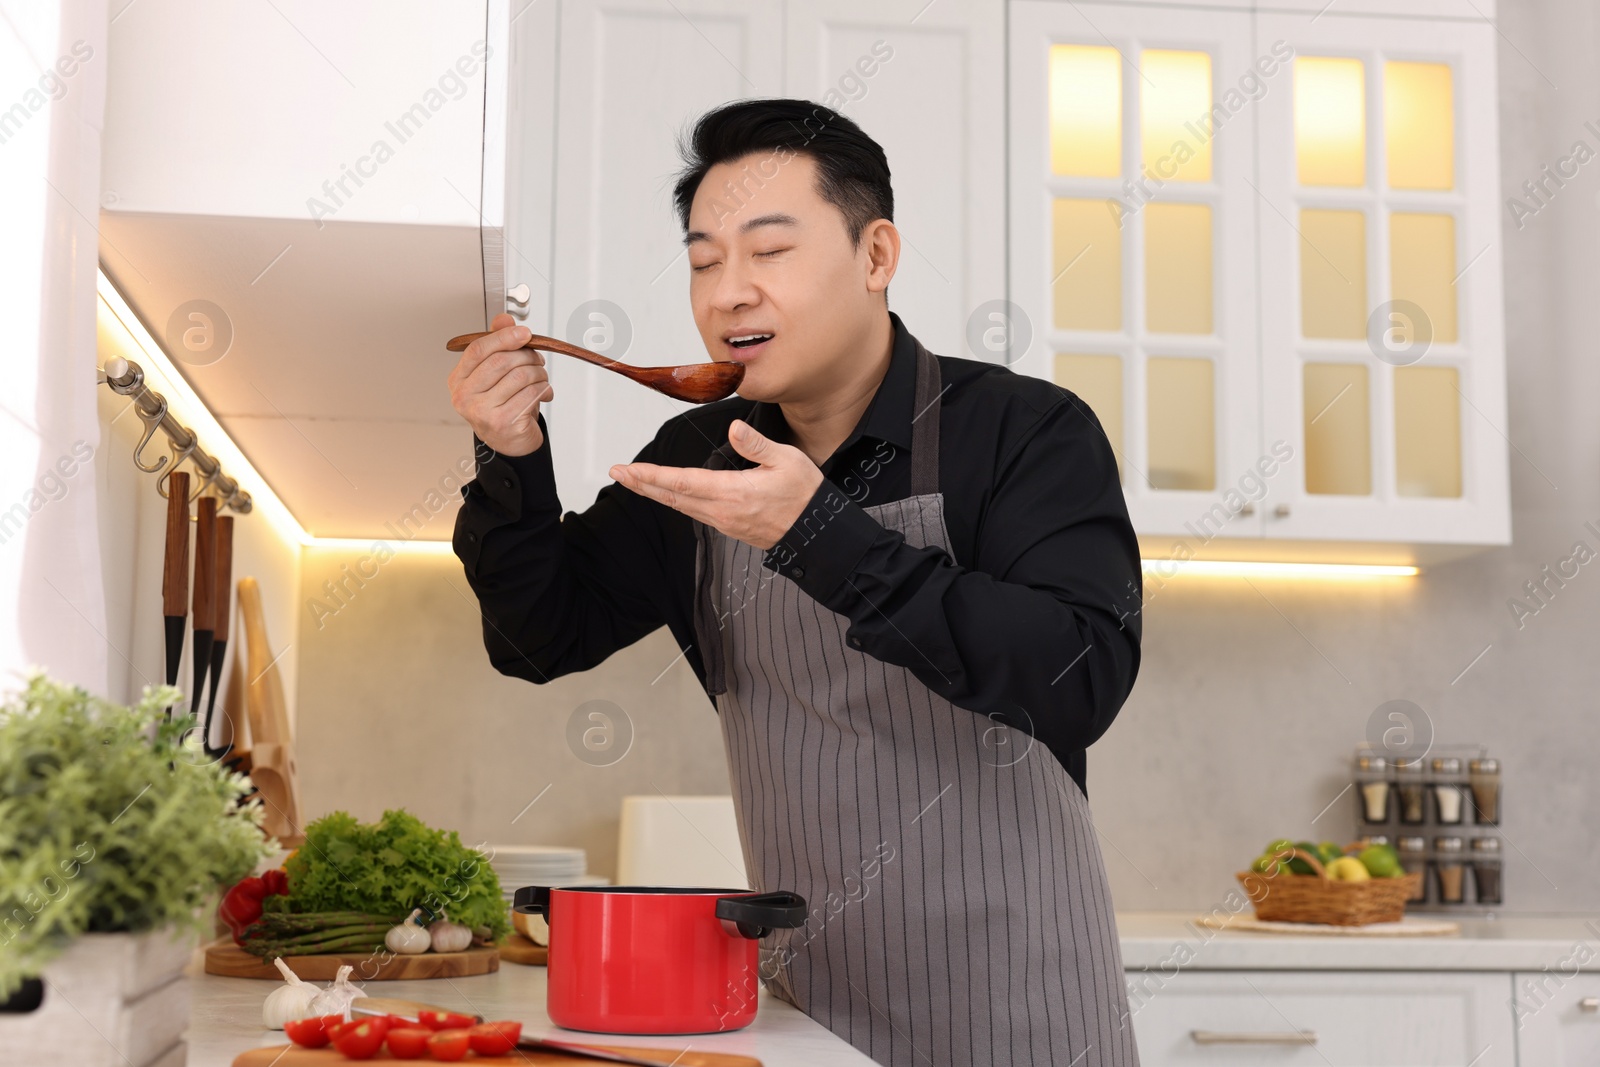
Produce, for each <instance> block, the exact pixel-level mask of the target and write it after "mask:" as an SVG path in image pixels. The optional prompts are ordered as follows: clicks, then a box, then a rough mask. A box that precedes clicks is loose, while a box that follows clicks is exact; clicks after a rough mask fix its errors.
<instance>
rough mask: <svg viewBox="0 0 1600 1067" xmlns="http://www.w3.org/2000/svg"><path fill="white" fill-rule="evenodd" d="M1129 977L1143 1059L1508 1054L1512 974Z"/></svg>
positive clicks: (1273, 1060) (1387, 1062) (1462, 1059)
mask: <svg viewBox="0 0 1600 1067" xmlns="http://www.w3.org/2000/svg"><path fill="white" fill-rule="evenodd" d="M1127 978H1128V996H1129V1008H1130V1010H1131V1011H1132V1012H1133V1029H1134V1033H1135V1034H1136V1035H1137V1037H1138V1040H1139V1058H1140V1060H1141V1062H1142V1063H1143V1064H1144V1067H1167V1065H1169V1064H1216V1065H1220V1064H1228V1065H1230V1067H1231V1065H1245V1064H1305V1065H1308V1067H1429V1065H1433V1064H1449V1065H1451V1067H1463V1065H1464V1064H1471V1065H1472V1067H1514V1065H1515V1064H1516V1049H1515V1034H1514V1026H1513V1021H1512V1014H1511V977H1510V975H1509V974H1504V973H1501V974H1487V973H1460V972H1453V973H1444V972H1432V971H1428V972H1399V973H1384V974H1376V973H1360V972H1351V971H1334V972H1311V971H1228V972H1219V971H1209V972H1207V971H1186V972H1185V971H1180V972H1177V973H1172V972H1161V971H1130V972H1128V974H1127ZM1597 1029H1600V1027H1597ZM1313 1042H1314V1043H1313ZM1524 1062H1532V1061H1527V1060H1524ZM1540 1062H1542V1061H1540ZM1574 1062H1576V1061H1574ZM1588 1062H1593V1061H1592V1060H1591V1061H1588Z"/></svg>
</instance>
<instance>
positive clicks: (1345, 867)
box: [1327, 856, 1372, 882]
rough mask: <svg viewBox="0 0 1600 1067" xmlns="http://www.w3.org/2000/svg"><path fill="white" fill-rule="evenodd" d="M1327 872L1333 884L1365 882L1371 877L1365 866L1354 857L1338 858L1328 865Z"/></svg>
mask: <svg viewBox="0 0 1600 1067" xmlns="http://www.w3.org/2000/svg"><path fill="white" fill-rule="evenodd" d="M1327 871H1328V877H1329V878H1331V879H1333V880H1334V881H1335V882H1365V881H1367V880H1369V879H1370V878H1371V877H1372V875H1371V874H1369V873H1368V872H1367V868H1366V865H1365V864H1363V863H1362V862H1361V860H1359V859H1358V858H1356V857H1355V856H1340V857H1339V858H1338V859H1336V860H1334V861H1333V862H1332V863H1330V864H1328V867H1327Z"/></svg>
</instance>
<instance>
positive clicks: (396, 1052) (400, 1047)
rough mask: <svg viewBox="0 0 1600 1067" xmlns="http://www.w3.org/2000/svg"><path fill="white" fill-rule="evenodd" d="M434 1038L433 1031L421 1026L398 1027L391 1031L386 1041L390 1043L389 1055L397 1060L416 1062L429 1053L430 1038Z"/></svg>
mask: <svg viewBox="0 0 1600 1067" xmlns="http://www.w3.org/2000/svg"><path fill="white" fill-rule="evenodd" d="M432 1036H433V1031H432V1030H426V1029H424V1028H422V1027H420V1026H414V1025H413V1026H398V1027H395V1028H394V1029H393V1030H390V1031H389V1033H388V1036H387V1037H386V1038H385V1040H386V1041H387V1042H388V1043H389V1054H390V1055H391V1056H393V1057H394V1058H395V1059H397V1060H416V1059H421V1058H422V1055H423V1053H425V1052H427V1051H428V1038H430V1037H432Z"/></svg>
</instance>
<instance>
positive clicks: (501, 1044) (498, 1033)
mask: <svg viewBox="0 0 1600 1067" xmlns="http://www.w3.org/2000/svg"><path fill="white" fill-rule="evenodd" d="M467 1033H468V1034H469V1035H471V1038H472V1051H474V1052H476V1053H477V1054H478V1055H480V1056H504V1055H505V1054H506V1053H508V1052H510V1051H511V1050H512V1049H514V1048H516V1047H517V1038H519V1037H521V1036H522V1024H521V1023H518V1022H510V1021H506V1020H501V1021H499V1022H492V1023H479V1024H478V1025H477V1026H474V1027H473V1028H472V1029H470V1030H468V1031H467Z"/></svg>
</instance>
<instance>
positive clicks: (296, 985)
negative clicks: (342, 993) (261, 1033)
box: [261, 956, 322, 1030]
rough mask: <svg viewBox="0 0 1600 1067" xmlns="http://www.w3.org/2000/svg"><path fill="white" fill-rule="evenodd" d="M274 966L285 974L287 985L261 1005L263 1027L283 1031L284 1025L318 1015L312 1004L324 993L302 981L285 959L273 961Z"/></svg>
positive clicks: (269, 996) (279, 988)
mask: <svg viewBox="0 0 1600 1067" xmlns="http://www.w3.org/2000/svg"><path fill="white" fill-rule="evenodd" d="M272 963H273V965H274V966H276V967H277V968H278V970H279V971H280V972H282V974H283V980H284V982H286V983H287V984H286V985H281V986H279V987H278V988H277V989H274V990H273V991H272V992H271V993H269V994H267V1002H266V1003H265V1004H263V1005H261V1025H262V1026H265V1027H266V1028H267V1029H268V1030H282V1029H283V1024H284V1023H287V1022H293V1021H294V1020H295V1019H309V1018H311V1017H312V1016H313V1015H316V1014H317V1013H316V1012H315V1011H314V1010H312V1003H313V1002H314V1001H315V1000H316V999H317V997H318V995H319V994H320V993H321V992H322V991H321V990H320V989H318V988H317V987H316V986H314V985H312V984H311V983H310V982H306V981H302V980H301V978H300V976H299V975H297V974H295V973H294V972H293V971H291V970H290V969H289V965H288V964H287V963H284V962H283V957H281V956H280V957H278V958H277V959H275V960H273V961H272Z"/></svg>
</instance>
